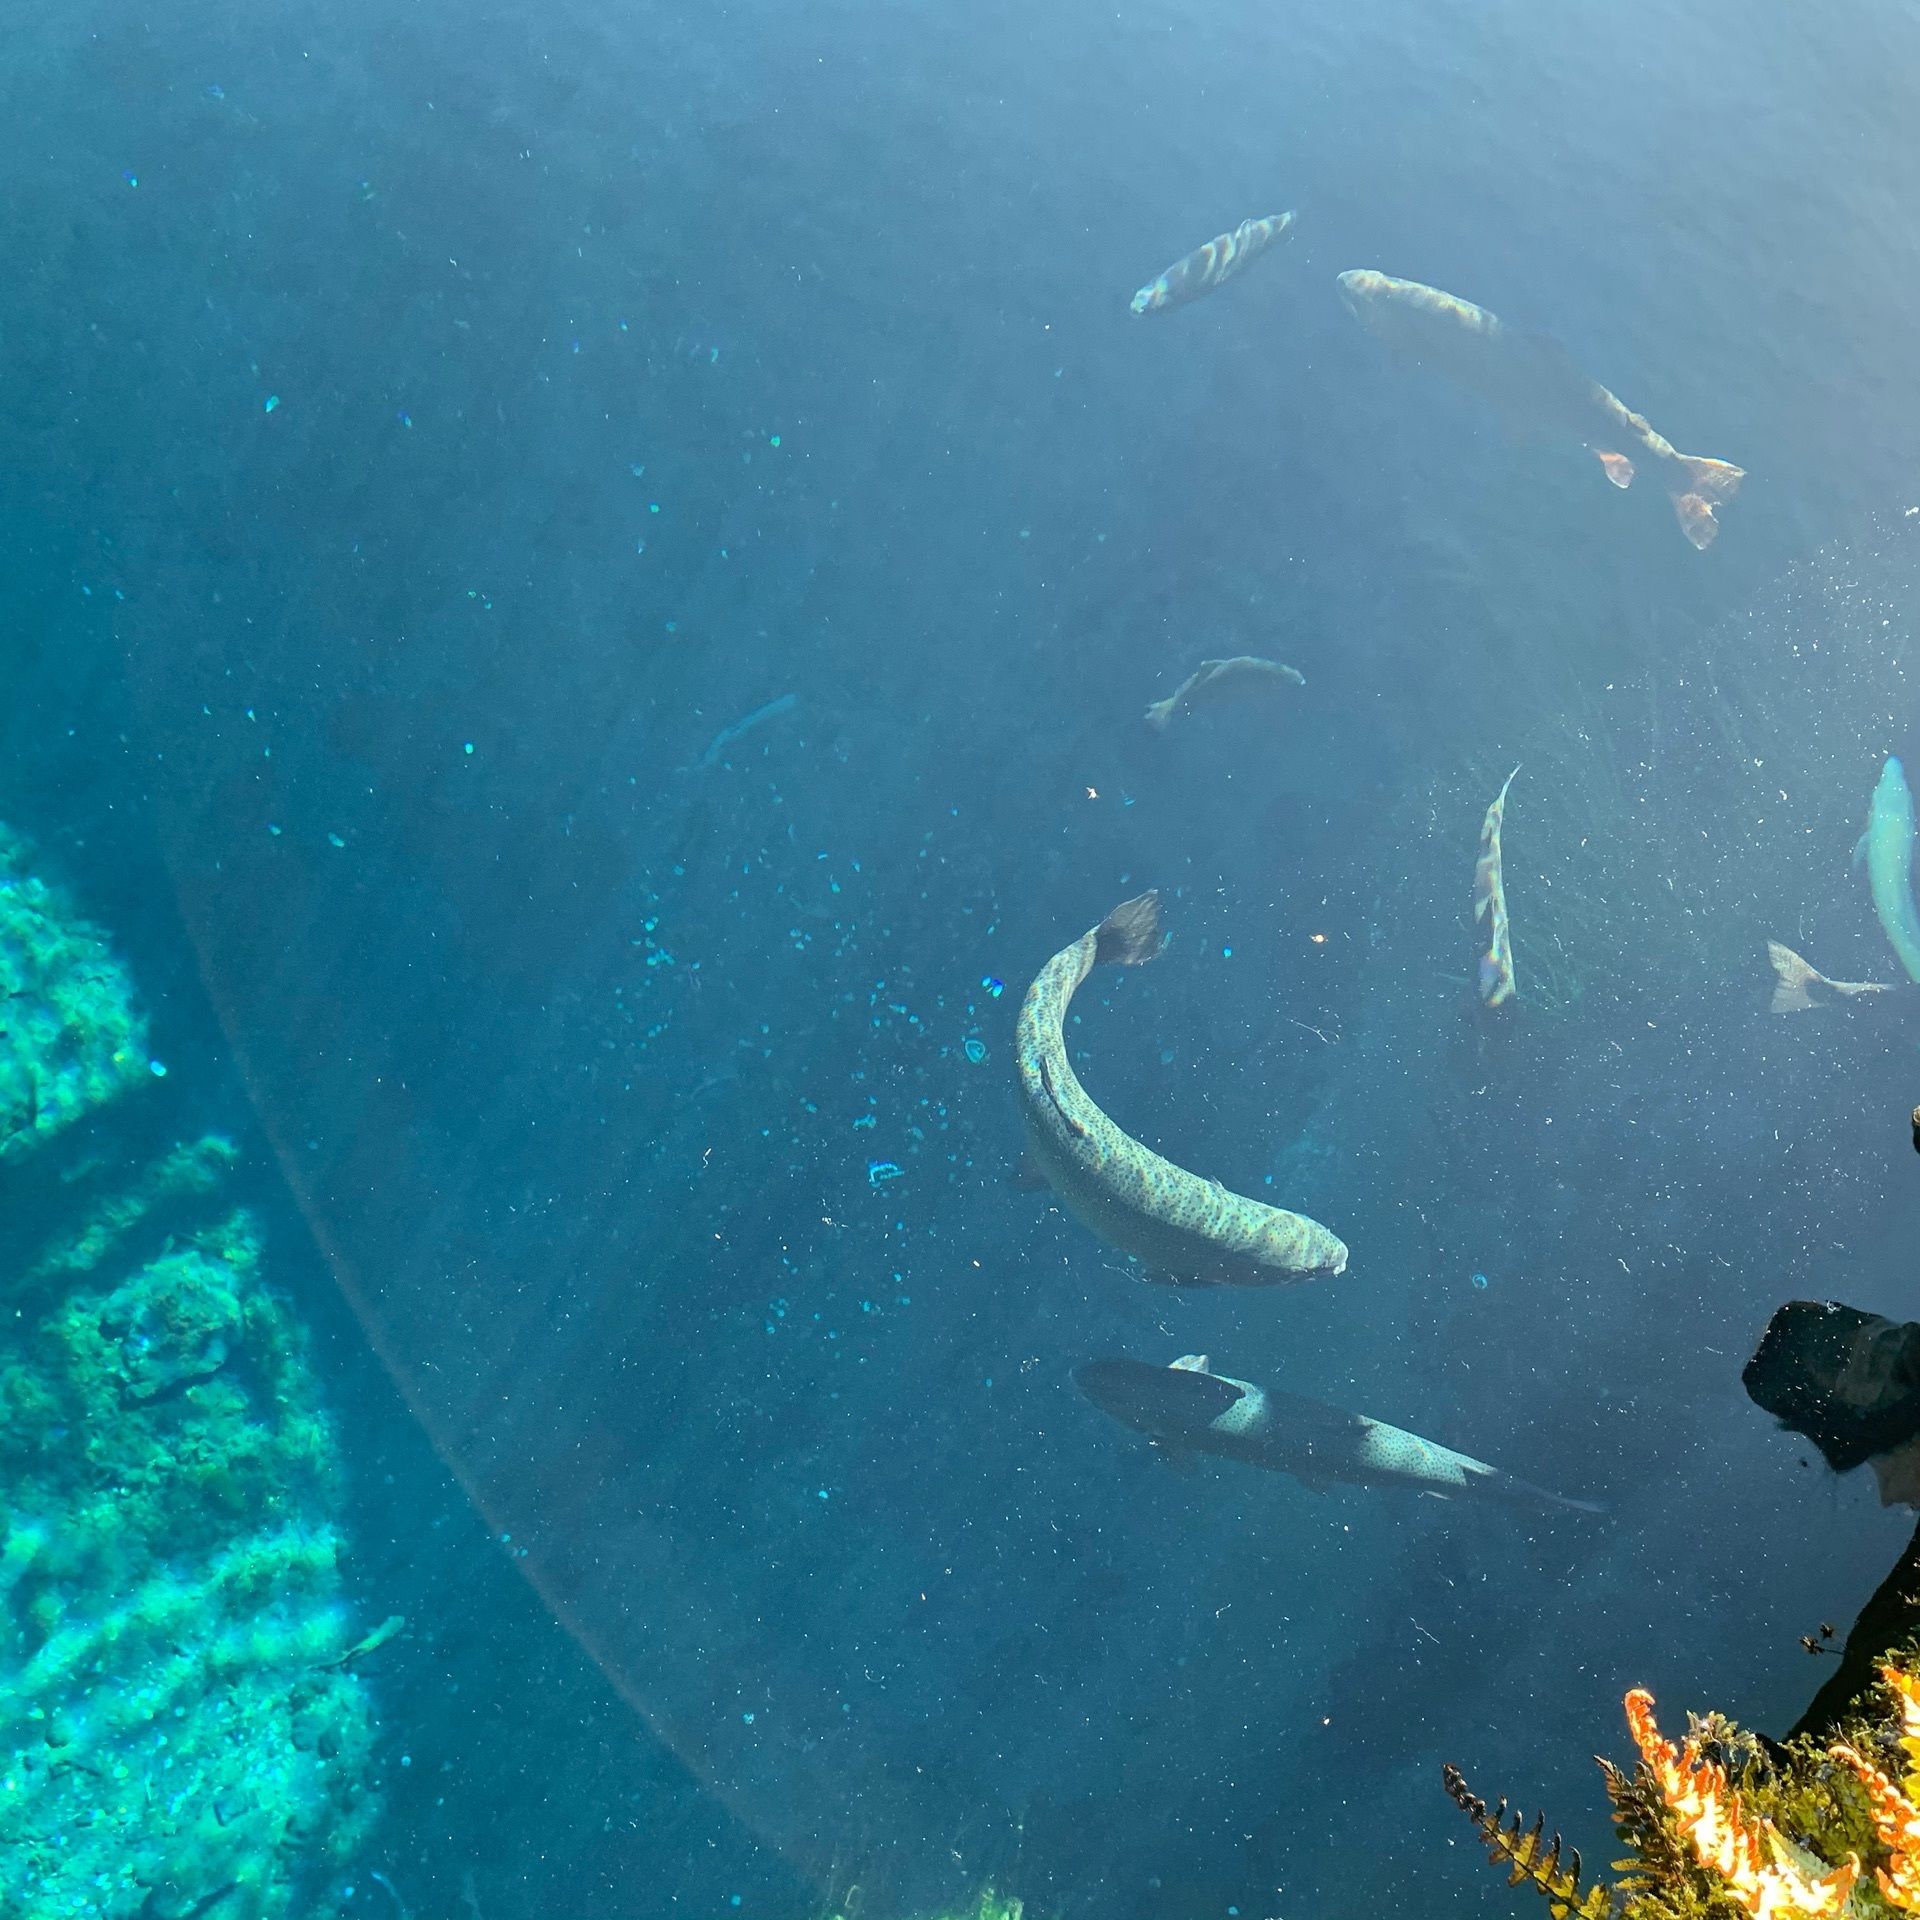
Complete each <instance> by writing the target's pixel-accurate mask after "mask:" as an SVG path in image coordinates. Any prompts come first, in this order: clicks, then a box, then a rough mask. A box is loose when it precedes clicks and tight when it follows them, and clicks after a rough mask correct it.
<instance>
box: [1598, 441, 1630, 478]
mask: <svg viewBox="0 0 1920 1920" xmlns="http://www.w3.org/2000/svg"><path fill="white" fill-rule="evenodd" d="M1593 451H1594V457H1595V458H1596V459H1597V460H1598V461H1599V462H1600V464H1601V466H1603V467H1604V468H1605V469H1606V472H1607V478H1608V479H1609V480H1611V481H1612V482H1613V484H1614V485H1615V486H1616V487H1630V486H1632V485H1633V462H1632V461H1631V460H1629V459H1628V458H1627V456H1626V455H1625V454H1624V453H1608V452H1607V451H1605V449H1603V448H1601V447H1595V448H1594V450H1593Z"/></svg>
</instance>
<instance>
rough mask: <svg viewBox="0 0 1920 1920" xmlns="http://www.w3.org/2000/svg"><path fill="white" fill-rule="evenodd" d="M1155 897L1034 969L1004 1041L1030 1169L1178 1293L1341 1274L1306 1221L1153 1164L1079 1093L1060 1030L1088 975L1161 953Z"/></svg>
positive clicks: (1340, 1259)
mask: <svg viewBox="0 0 1920 1920" xmlns="http://www.w3.org/2000/svg"><path fill="white" fill-rule="evenodd" d="M1159 903H1160V896H1159V895H1158V894H1157V893H1143V894H1141V895H1140V896H1139V898H1138V899H1135V900H1127V901H1123V902H1122V903H1121V904H1120V905H1119V906H1117V907H1115V908H1114V910H1113V911H1112V912H1111V913H1110V914H1108V915H1107V917H1106V918H1105V919H1104V920H1102V921H1101V922H1100V924H1099V925H1098V926H1097V927H1091V928H1089V929H1088V930H1087V931H1086V932H1085V933H1083V934H1082V935H1081V936H1080V938H1079V939H1078V940H1076V941H1074V943H1073V944H1072V945H1071V946H1069V947H1062V948H1061V950H1060V951H1059V952H1058V953H1056V954H1055V955H1054V956H1053V958H1052V959H1051V960H1049V961H1048V962H1047V964H1046V965H1045V966H1044V967H1042V968H1041V969H1040V972H1039V974H1038V975H1037V976H1036V978H1035V980H1034V983H1033V985H1032V986H1031V987H1029V988H1028V989H1027V997H1026V999H1025V1000H1024V1001H1023V1002H1022V1004H1021V1007H1020V1022H1019V1026H1018V1028H1017V1030H1016V1033H1015V1036H1014V1055H1015V1065H1016V1070H1017V1073H1018V1080H1019V1096H1020V1111H1021V1116H1022V1118H1023V1119H1024V1120H1025V1122H1026V1129H1027V1147H1028V1152H1029V1154H1030V1156H1031V1158H1032V1160H1033V1163H1034V1165H1035V1166H1036V1167H1037V1169H1038V1170H1039V1172H1040V1173H1042V1174H1043V1175H1044V1176H1045V1178H1046V1181H1047V1184H1048V1185H1049V1186H1051V1187H1052V1189H1053V1190H1054V1192H1055V1193H1056V1194H1058V1195H1059V1197H1060V1199H1061V1201H1062V1203H1063V1204H1064V1205H1065V1206H1066V1208H1067V1211H1068V1212H1069V1213H1071V1214H1072V1215H1073V1216H1074V1218H1075V1219H1076V1220H1078V1221H1079V1222H1080V1224H1081V1225H1082V1226H1084V1227H1086V1228H1088V1229H1089V1230H1090V1231H1092V1232H1093V1233H1095V1234H1097V1235H1098V1236H1099V1237H1100V1238H1101V1239H1102V1240H1104V1241H1106V1243H1107V1244H1108V1245H1109V1246H1111V1247H1117V1248H1118V1249H1119V1250H1120V1251H1121V1252H1122V1253H1124V1254H1126V1255H1127V1256H1128V1257H1129V1258H1130V1259H1133V1260H1136V1261H1138V1262H1139V1264H1140V1266H1141V1268H1142V1269H1143V1275H1142V1277H1143V1278H1146V1279H1149V1280H1156V1281H1161V1282H1164V1283H1166V1284H1168V1285H1172V1286H1176V1287H1220V1286H1238V1287H1261V1286H1274V1285H1277V1284H1281V1283H1284V1282H1286V1281H1291V1280H1310V1279H1312V1278H1313V1277H1314V1276H1315V1275H1316V1274H1322V1273H1343V1272H1345V1270H1346V1265H1347V1250H1346V1248H1345V1247H1344V1246H1343V1245H1342V1244H1341V1243H1340V1241H1339V1240H1337V1239H1336V1238H1335V1237H1334V1236H1333V1235H1332V1234H1331V1233H1329V1232H1328V1231H1327V1229H1326V1228H1325V1227H1323V1226H1321V1224H1320V1223H1319V1222H1318V1221H1317V1220H1309V1219H1308V1218H1307V1217H1306V1216H1305V1215H1304V1214H1299V1213H1288V1212H1286V1211H1285V1210H1284V1209H1283V1208H1280V1207H1270V1206H1268V1205H1267V1204H1266V1203H1265V1202H1264V1201H1260V1200H1249V1199H1247V1198H1246V1197H1245V1195H1243V1194H1238V1193H1229V1192H1228V1191H1227V1189H1226V1188H1225V1187H1223V1186H1222V1185H1221V1184H1220V1182H1219V1181H1218V1180H1207V1179H1203V1178H1201V1176H1200V1175H1199V1174H1197V1173H1189V1172H1188V1171H1187V1170H1186V1168H1184V1167H1176V1166H1175V1165H1174V1164H1173V1162H1172V1161H1171V1160H1163V1159H1162V1158H1161V1157H1160V1156H1159V1154H1157V1153H1155V1152H1153V1151H1152V1149H1151V1148H1148V1147H1144V1146H1142V1145H1141V1144H1140V1142H1139V1141H1138V1140H1136V1139H1134V1138H1133V1136H1132V1135H1131V1134H1128V1133H1123V1132H1122V1131H1121V1130H1120V1128H1119V1127H1117V1126H1115V1125H1114V1123H1113V1122H1112V1121H1111V1120H1109V1119H1108V1118H1107V1116H1106V1115H1105V1114H1104V1113H1103V1112H1102V1111H1101V1110H1100V1109H1099V1108H1098V1107H1097V1106H1095V1105H1094V1103H1093V1101H1092V1100H1091V1099H1089V1098H1088V1097H1087V1092H1086V1089H1085V1088H1084V1087H1082V1086H1081V1084H1080V1081H1079V1079H1078V1077H1077V1076H1076V1075H1075V1073H1074V1071H1073V1067H1072V1065H1071V1064H1070V1063H1069V1061H1068V1059H1067V1043H1066V1036H1065V1033H1064V1031H1063V1022H1064V1021H1065V1019H1066V1014H1067V1008H1068V1007H1069V1006H1070V1005H1071V1004H1072V1001H1073V996H1074V994H1075V993H1076V992H1077V991H1078V990H1079V987H1080V983H1081V982H1082V981H1083V980H1085V979H1086V977H1087V975H1088V974H1090V973H1091V972H1092V971H1093V970H1094V968H1095V967H1097V966H1100V965H1102V964H1103V963H1104V964H1108V965H1112V966H1119V967H1138V966H1144V965H1145V964H1146V962H1147V961H1149V960H1151V959H1152V958H1153V957H1154V955H1155V954H1157V953H1158V952H1159V951H1160V946H1161V939H1160V904H1159Z"/></svg>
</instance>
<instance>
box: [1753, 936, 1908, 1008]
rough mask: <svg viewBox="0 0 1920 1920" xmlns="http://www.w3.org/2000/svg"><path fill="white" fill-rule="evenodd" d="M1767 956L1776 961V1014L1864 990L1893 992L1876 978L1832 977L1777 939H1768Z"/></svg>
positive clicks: (1827, 1003) (1831, 1002)
mask: <svg viewBox="0 0 1920 1920" xmlns="http://www.w3.org/2000/svg"><path fill="white" fill-rule="evenodd" d="M1767 958H1768V959H1769V960H1771V961H1772V962H1773V1006H1772V1011H1773V1012H1775V1013H1804V1012H1806V1011H1807V1009H1808V1008H1809V1007H1831V1006H1833V1005H1835V1004H1836V1003H1837V1001H1838V1000H1841V999H1846V1000H1852V999H1856V998H1858V997H1859V995H1861V994H1863V993H1891V992H1892V991H1893V989H1892V988H1891V987H1889V986H1885V985H1882V984H1881V983H1880V982H1879V981H1877V980H1829V979H1828V978H1827V976H1826V975H1825V974H1824V973H1822V972H1820V971H1819V969H1818V968H1816V967H1813V966H1810V965H1809V964H1808V963H1807V962H1806V961H1805V960H1803V959H1801V957H1800V956H1799V955H1798V954H1797V953H1795V952H1794V950H1793V949H1792V948H1791V947H1783V946H1782V945H1781V944H1780V942H1779V941H1778V940H1769V941H1768V942H1767Z"/></svg>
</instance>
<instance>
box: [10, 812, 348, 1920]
mask: <svg viewBox="0 0 1920 1920" xmlns="http://www.w3.org/2000/svg"><path fill="white" fill-rule="evenodd" d="M17 853H18V847H17V843H16V842H14V841H12V840H11V839H10V838H8V837H6V836H5V835H4V834H3V833H0V989H4V987H5V984H6V983H9V982H20V981H31V982H33V983H35V984H34V985H33V986H31V987H30V988H23V987H21V986H17V985H16V986H13V987H12V989H11V991H12V992H13V994H14V995H15V997H16V998H19V997H23V996H24V997H31V999H32V1001H33V1008H32V1012H31V1017H30V1018H28V1019H26V1020H23V1021H18V1022H15V1021H11V1020H10V1019H9V1018H8V1015H9V1013H10V1012H11V1010H12V1007H13V1004H14V1002H13V1001H12V1000H8V1001H6V1002H4V1003H0V1026H5V1027H6V1029H7V1031H6V1035H5V1039H4V1041H3V1042H0V1046H4V1048H5V1049H6V1051H5V1053H4V1064H3V1065H0V1111H5V1100H4V1087H5V1085H7V1084H12V1085H14V1086H18V1085H20V1084H29V1085H31V1086H33V1087H34V1088H36V1089H37V1090H38V1091H37V1093H36V1096H35V1098H36V1114H35V1119H34V1121H33V1123H32V1125H31V1126H29V1127H16V1129H15V1131H14V1132H12V1133H11V1134H9V1135H8V1136H7V1138H6V1142H5V1144H4V1145H3V1146H0V1153H12V1154H15V1155H19V1154H23V1153H25V1152H26V1151H27V1150H28V1149H29V1148H30V1147H31V1146H32V1145H34V1144H36V1143H37V1142H39V1141H41V1140H44V1138H45V1137H46V1135H47V1134H48V1133H50V1132H52V1131H54V1130H56V1129H57V1128H58V1127H60V1126H62V1125H65V1124H66V1123H67V1122H68V1121H71V1120H75V1119H79V1118H82V1117H87V1118H89V1119H91V1120H93V1121H94V1122H95V1125H94V1126H93V1128H92V1129H91V1133H90V1138H91V1137H98V1138H101V1139H103V1140H106V1141H108V1142H110V1136H111V1129H112V1121H113V1115H112V1112H111V1104H112V1102H113V1101H114V1100H115V1098H116V1097H117V1096H118V1095H120V1094H122V1093H124V1092H125V1091H126V1090H127V1088H128V1087H130V1086H132V1085H135V1084H139V1083H141V1082H146V1081H150V1080H151V1079H153V1078H154V1077H155V1076H153V1075H152V1074H151V1072H150V1068H149V1058H148V1055H147V1052H146V1048H145V1035H144V1024H143V1021H142V1019H141V1017H140V1015H139V1012H138V1010H137V1007H136V1006H135V1004H134V1000H133V995H132V988H131V983H130V982H129V980H128V978H127V975H126V973H125V971H124V970H123V969H122V968H121V967H120V966H119V965H118V963H117V962H116V961H115V960H114V959H113V957H112V955H111V954H110V953H109V952H108V951H107V949H106V946H105V943H104V941H102V940H101V939H100V937H99V936H98V935H97V934H95V933H93V932H92V931H91V930H90V929H88V928H86V927H85V926H83V925H82V924H81V923H80V922H78V921H77V920H76V919H75V918H74V917H73V915H72V913H71V911H70V909H68V908H67V907H66V905H65V902H64V901H63V900H62V899H61V898H60V896H59V895H58V894H57V893H56V892H55V891H54V890H52V889H50V888H48V887H46V886H44V885H42V884H41V883H39V882H37V881H33V880H30V879H28V878H26V877H25V876H23V875H21V874H19V873H17V872H15V871H14V870H13V863H14V861H15V860H16V859H17ZM8 1075H11V1076H12V1079H11V1081H10V1082H9V1081H8V1080H7V1076H8ZM233 1158H234V1154H233V1149H232V1147H231V1145H230V1144H229V1143H227V1142H226V1141H224V1140H220V1139H217V1138H208V1139H203V1140H200V1141H198V1142H195V1143H194V1144H192V1145H188V1146H181V1147H177V1148H175V1149H174V1150H173V1151H172V1152H170V1153H168V1154H166V1155H164V1156H162V1157H161V1158H160V1159H159V1160H157V1161H155V1162H153V1163H152V1164H150V1165H148V1166H147V1167H146V1168H145V1169H144V1170H140V1169H138V1168H137V1167H135V1166H132V1165H129V1168H128V1172H127V1175H126V1177H125V1179H124V1181H123V1182H122V1183H121V1184H120V1185H119V1186H118V1187H117V1188H116V1187H115V1186H114V1185H113V1183H112V1182H111V1181H100V1180H90V1181H89V1182H88V1184H87V1186H86V1187H85V1189H84V1190H81V1191H76V1193H75V1195H74V1201H73V1206H72V1210H71V1212H70V1214H69V1217H67V1218H65V1219H59V1220H54V1221H52V1222H51V1223H48V1224H47V1225H46V1232H45V1241H44V1244H43V1245H41V1246H40V1247H38V1248H37V1249H36V1248H35V1247H33V1246H32V1245H30V1244H29V1245H27V1246H25V1247H24V1248H23V1247H22V1246H21V1245H20V1239H21V1225H20V1223H19V1222H17V1221H15V1222H10V1223H9V1229H8V1235H7V1238H6V1240H5V1241H4V1242H0V1297H5V1298H7V1299H9V1300H10V1302H11V1303H12V1305H11V1310H10V1311H9V1313H8V1314H7V1315H6V1317H5V1318H4V1320H0V1475H3V1476H4V1481H5V1485H6V1489H7V1498H6V1502H5V1506H4V1513H3V1517H0V1528H3V1529H4V1530H3V1531H0V1888H4V1889H5V1890H6V1896H7V1897H6V1901H5V1910H6V1913H7V1915H8V1920H54V1916H56V1915H58V1916H66V1915H71V1914H80V1913H84V1914H88V1915H92V1916H101V1917H104V1920H134V1916H138V1917H139V1920H165V1917H166V1916H177V1917H178V1920H185V1916H188V1915H193V1914H200V1913H212V1914H217V1915H218V1916H220V1920H279V1917H280V1916H282V1915H289V1916H290V1915H299V1916H302V1920H305V1917H306V1916H314V1920H327V1916H331V1915H332V1914H334V1913H335V1912H336V1911H337V1908H336V1905H335V1896H336V1895H337V1893H338V1892H339V1887H340V1881H339V1869H340V1868H341V1867H343V1866H344V1865H345V1864H346V1863H347V1862H348V1861H349V1860H350V1859H351V1858H352V1857H353V1855H354V1853H355V1851H356V1850H357V1848H358V1847H359V1846H360V1844H361V1842H362V1841H363V1840H364V1838H365V1836H366V1833H367V1831H368V1829H369V1827H370V1825H371V1823H372V1822H373V1820H374V1818H375V1817H376V1815H377V1812H378V1801H377V1798H376V1796H375V1795H374V1793H373V1791H372V1786H371V1760H372V1748H373V1739H374V1720H373V1713H372V1707H371V1701H370V1697H369V1694H368V1690H367V1687H366V1684H365V1682H364V1681H363V1680H362V1679H361V1678H360V1677H359V1676H358V1675H357V1674H355V1673H354V1672H352V1671H351V1670H350V1668H351V1664H352V1663H351V1660H350V1659H349V1658H347V1657H346V1656H347V1655H348V1654H349V1651H350V1648H351V1646H352V1643H353V1641H354V1639H355V1636H356V1633H357V1632H359V1631H360V1630H361V1627H362V1625H363V1623H361V1622H358V1621H355V1620H354V1619H352V1618H351V1617H350V1616H349V1612H348V1609H347V1605H346V1596H345V1593H344V1589H343V1586H342V1581H341V1557H342V1552H343V1546H342V1541H341V1537H340V1534H339V1531H338V1526H337V1518H336V1516H337V1515H338V1513H339V1510H340V1507H341V1504H342V1502H341V1479H340V1460H339V1454H338V1448H337V1444H336V1441H335V1437H334V1432H333V1427H332V1424H331V1422H330V1420H329V1418H328V1416H327V1413H326V1411H325V1408H324V1407H323V1405H322V1403H321V1399H320V1394H319V1388H318V1384H317V1382H316V1380H315V1378H314V1375H313V1373H312V1370H311V1367H310V1365H309V1361H308V1355H307V1342H306V1335H305V1332H304V1330H303V1328H302V1327H301V1325H300V1323H299V1322H298V1321H297V1320H296V1319H295V1318H294V1316H293V1315H292V1313H291V1311H290V1310H289V1308H288V1306H287V1304H286V1303H285V1302H284V1301H283V1300H282V1299H280V1298H279V1297H278V1296H277V1295H276V1294H275V1293H274V1292H273V1291H272V1289H271V1288H270V1287H269V1286H268V1285H267V1284H266V1281H265V1278H264V1275H263V1272H262V1248H261V1238H260V1231H259V1228H258V1226H257V1224H256V1222H255V1221H254V1220H253V1218H252V1216H251V1215H250V1214H249V1213H247V1212H246V1210H245V1209H243V1208H240V1207H236V1206H234V1205H233V1204H232V1202H231V1200H230V1199H229V1198H226V1197H223V1196H222V1195H221V1194H220V1192H219V1189H220V1187H221V1186H222V1185H224V1183H225V1177H226V1174H227V1171H228V1169H229V1168H230V1166H231V1164H232V1161H233ZM162 1207H164V1208H167V1209H168V1210H169V1213H168V1218H169V1223H173V1222H174V1221H175V1220H178V1221H179V1223H180V1224H182V1225H185V1224H186V1222H187V1220H188V1219H191V1222H192V1227H193V1229H194V1231H193V1232H192V1236H191V1238H189V1239H183V1240H181V1241H178V1242H176V1241H166V1242H164V1243H162V1244H159V1245H153V1244H149V1243H150V1242H151V1241H152V1240H153V1239H154V1237H155V1231H154V1230H152V1229H150V1231H149V1232H148V1233H145V1234H141V1233H138V1232H136V1231H135V1229H136V1228H138V1227H140V1226H141V1225H142V1224H143V1223H147V1222H148V1221H149V1219H150V1216H152V1215H153V1214H154V1213H155V1210H156V1209H159V1208H162ZM182 1209H184V1210H185V1211H184V1212H183V1211H182ZM26 1276H31V1284H28V1282H27V1279H26V1278H25V1277H26Z"/></svg>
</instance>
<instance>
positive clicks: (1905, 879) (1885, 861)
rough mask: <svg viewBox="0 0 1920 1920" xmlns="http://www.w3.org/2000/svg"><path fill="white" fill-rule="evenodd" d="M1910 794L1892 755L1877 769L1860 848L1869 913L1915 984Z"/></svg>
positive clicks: (1918, 950)
mask: <svg viewBox="0 0 1920 1920" xmlns="http://www.w3.org/2000/svg"><path fill="white" fill-rule="evenodd" d="M1913 831H1914V830H1913V794H1912V793H1911V791H1910V790H1909V789H1908V787H1907V773H1906V769H1905V768H1904V767H1903V766H1901V764H1900V762H1899V760H1898V759H1896V758H1895V757H1894V756H1892V755H1891V754H1890V755H1889V756H1888V757H1887V764H1886V765H1885V766H1884V767H1883V768H1881V770H1880V782H1879V785H1878V786H1876V787H1875V788H1874V790H1873V805H1872V807H1871V809H1870V810H1869V812H1868V814H1867V830H1866V832H1865V834H1863V835H1862V836H1861V840H1860V847H1861V851H1862V853H1863V854H1864V856H1865V859H1866V863H1867V883H1868V885H1869V886H1870V887H1871V888H1872V889H1873V910H1874V912H1875V913H1877V914H1878V915H1879V916H1880V925H1881V927H1882V928H1883V929H1884V930H1885V933H1886V936H1887V941H1888V944H1889V945H1890V946H1891V947H1892V948H1893V951H1894V955H1895V957H1896V958H1897V959H1898V960H1899V962H1900V964H1901V965H1902V966H1903V967H1904V968H1906V970H1907V978H1908V979H1909V980H1920V906H1916V905H1915V904H1914V898H1913Z"/></svg>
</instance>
